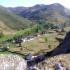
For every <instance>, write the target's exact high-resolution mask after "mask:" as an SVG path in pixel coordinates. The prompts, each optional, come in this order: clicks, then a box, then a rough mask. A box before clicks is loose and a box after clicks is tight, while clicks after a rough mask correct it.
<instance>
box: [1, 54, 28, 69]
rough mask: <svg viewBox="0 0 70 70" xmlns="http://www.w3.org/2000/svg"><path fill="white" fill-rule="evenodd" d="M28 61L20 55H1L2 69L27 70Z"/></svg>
mask: <svg viewBox="0 0 70 70" xmlns="http://www.w3.org/2000/svg"><path fill="white" fill-rule="evenodd" d="M26 68H27V64H26V61H25V60H24V59H23V58H21V57H20V56H18V55H12V54H9V55H4V54H1V55H0V70H27V69H26Z"/></svg>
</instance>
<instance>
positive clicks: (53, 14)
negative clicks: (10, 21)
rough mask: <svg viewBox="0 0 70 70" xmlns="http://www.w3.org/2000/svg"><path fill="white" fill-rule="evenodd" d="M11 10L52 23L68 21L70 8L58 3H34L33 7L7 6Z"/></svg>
mask: <svg viewBox="0 0 70 70" xmlns="http://www.w3.org/2000/svg"><path fill="white" fill-rule="evenodd" d="M8 9H9V10H10V11H11V12H13V13H15V14H17V15H20V16H22V17H24V18H28V19H29V20H34V21H40V20H45V21H49V22H52V23H60V24H61V23H69V22H70V9H67V8H65V7H64V6H63V5H61V4H59V3H54V4H50V5H44V4H40V5H35V6H33V7H15V8H8Z"/></svg>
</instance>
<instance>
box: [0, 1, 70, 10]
mask: <svg viewBox="0 0 70 70" xmlns="http://www.w3.org/2000/svg"><path fill="white" fill-rule="evenodd" d="M52 3H60V4H62V5H64V6H65V7H66V8H69V9H70V0H0V5H3V6H6V7H17V6H24V7H30V6H34V5H36V4H46V5H48V4H52Z"/></svg>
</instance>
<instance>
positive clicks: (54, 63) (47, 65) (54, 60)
mask: <svg viewBox="0 0 70 70" xmlns="http://www.w3.org/2000/svg"><path fill="white" fill-rule="evenodd" d="M35 67H36V68H37V70H70V54H62V55H58V56H54V57H50V58H46V60H44V61H43V62H40V63H39V64H37V65H35ZM58 68H60V69H58Z"/></svg>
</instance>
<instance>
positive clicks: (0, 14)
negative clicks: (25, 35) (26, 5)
mask: <svg viewBox="0 0 70 70" xmlns="http://www.w3.org/2000/svg"><path fill="white" fill-rule="evenodd" d="M32 24H33V23H32V22H31V21H30V20H28V19H25V18H22V17H20V16H18V15H15V14H13V13H11V12H9V11H8V10H7V8H5V7H2V6H0V29H1V30H3V31H4V30H5V31H7V32H8V31H9V32H10V30H20V29H25V28H27V27H30V25H32Z"/></svg>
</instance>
